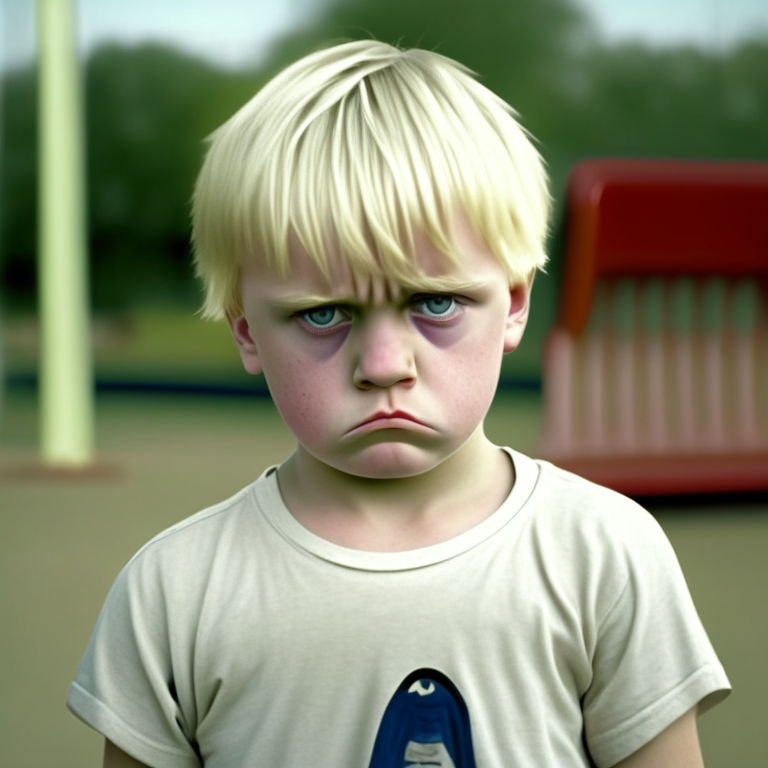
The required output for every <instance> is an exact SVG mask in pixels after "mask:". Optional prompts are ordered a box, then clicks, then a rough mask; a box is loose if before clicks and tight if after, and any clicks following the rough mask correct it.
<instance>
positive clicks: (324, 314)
mask: <svg viewBox="0 0 768 768" xmlns="http://www.w3.org/2000/svg"><path fill="white" fill-rule="evenodd" d="M299 316H300V317H301V319H302V320H304V322H305V323H307V324H308V325H311V326H312V327H313V328H331V327H333V326H334V325H338V324H339V323H340V322H341V321H342V320H343V319H344V315H343V314H342V313H341V312H340V311H339V308H338V307H317V309H308V310H307V311H306V312H302V313H301V314H300V315H299Z"/></svg>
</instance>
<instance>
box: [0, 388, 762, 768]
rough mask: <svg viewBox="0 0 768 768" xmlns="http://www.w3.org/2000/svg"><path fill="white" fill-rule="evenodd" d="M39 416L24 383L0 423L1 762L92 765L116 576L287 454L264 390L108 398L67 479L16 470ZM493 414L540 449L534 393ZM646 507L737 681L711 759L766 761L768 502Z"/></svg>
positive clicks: (503, 434) (503, 430) (736, 767)
mask: <svg viewBox="0 0 768 768" xmlns="http://www.w3.org/2000/svg"><path fill="white" fill-rule="evenodd" d="M36 418H37V417H36V408H35V400H34V397H33V394H32V391H31V390H24V389H16V390H12V391H11V392H10V394H9V397H8V401H7V403H6V405H5V412H4V414H3V418H2V422H1V423H0V484H1V485H0V562H1V563H2V580H1V582H0V583H1V584H2V593H1V594H0V615H2V617H3V621H2V625H3V628H2V634H1V636H0V637H1V641H0V642H1V647H0V658H2V670H1V671H0V672H1V675H0V679H1V680H2V711H0V744H2V749H0V768H88V767H89V766H97V765H100V759H101V758H100V755H101V738H100V737H99V736H98V735H96V734H94V733H92V732H91V731H90V730H89V729H88V728H86V727H85V726H83V725H81V724H80V723H79V722H78V721H76V720H75V718H73V717H72V716H71V715H69V714H68V713H67V711H66V710H65V708H64V698H65V695H66V690H67V686H68V684H69V682H70V680H71V678H72V675H73V674H74V671H75V667H76V665H77V663H78V660H79V657H80V655H81V654H82V651H83V649H84V647H85V644H86V642H87V639H88V636H89V634H90V631H91V628H92V626H93V623H94V621H95V618H96V615H97V612H98V610H99V608H100V606H101V603H102V601H103V599H104V596H105V594H106V591H107V589H108V588H109V585H110V583H111V581H112V579H113V578H114V576H115V574H116V573H117V571H118V570H119V568H120V567H121V566H122V564H123V563H124V562H125V561H126V560H127V559H128V558H129V557H130V555H131V554H132V553H133V552H134V551H135V550H136V549H137V548H138V547H139V546H140V545H141V544H142V543H143V542H144V541H146V540H147V539H148V538H149V537H151V536H152V535H153V534H155V533H156V532H158V531H160V530H161V529H163V528H165V527H167V526H168V525H171V524H172V523H174V522H176V521H177V520H179V519H181V518H183V517H185V516H187V515H189V514H191V513H193V512H195V511H197V510H198V509H200V508H202V507H204V506H206V505H208V504H212V503H214V502H217V501H220V500H221V499H223V498H225V497H226V496H228V495H231V494H232V493H233V492H234V491H235V490H237V489H239V488H240V487H241V486H243V485H245V484H246V483H248V482H250V481H251V480H252V479H253V478H254V477H255V476H256V475H258V474H259V473H260V472H261V471H262V470H263V469H264V468H265V467H266V466H268V465H270V464H272V463H275V462H279V461H280V460H282V459H283V458H284V457H285V456H286V455H288V453H289V452H290V451H291V450H292V445H293V440H292V437H291V435H290V434H289V433H288V432H287V430H286V429H285V427H284V426H283V425H282V423H281V421H280V419H279V417H278V416H277V414H276V412H275V410H274V407H273V406H272V404H271V402H270V401H269V400H268V399H265V398H251V399H247V398H211V397H208V398H205V397H199V396H168V395H166V396H148V395H143V396H137V395H120V394H102V395H100V396H99V400H98V442H99V461H100V463H101V469H100V471H98V472H96V473H94V474H93V476H91V477H89V478H86V479H81V480H70V481H63V480H61V479H58V480H57V479H51V478H45V477H39V476H38V477H35V476H34V475H30V474H29V473H27V472H26V471H25V468H28V467H29V466H30V463H31V462H32V460H33V458H34V449H35V435H36V428H37V427H36ZM487 424H488V432H489V435H490V437H491V438H492V439H493V440H494V441H496V442H499V443H507V444H510V445H513V446H514V447H517V448H520V449H521V450H527V451H529V452H533V453H535V444H536V438H537V434H538V430H539V425H540V407H539V402H538V398H537V397H536V396H535V395H530V394H511V395H510V394H507V395H504V396H501V397H500V398H499V399H498V401H497V403H496V404H495V405H494V408H493V411H492V413H491V414H490V416H489V419H488V422H487ZM654 514H656V515H657V517H658V519H659V521H660V522H661V524H662V525H663V527H664V528H665V530H666V531H667V533H668V535H669V537H670V539H671V540H672V543H673V544H674V546H675V548H676V550H677V552H678V556H679V558H680V561H681V563H682V565H683V569H684V571H685V573H686V576H687V579H688V583H689V586H690V588H691V591H692V593H693V596H694V599H695V601H696V604H697V606H698V609H699V612H700V614H701V616H702V619H703V620H704V623H705V625H706V626H707V628H708V630H709V632H710V636H711V638H712V641H713V644H714V645H715V648H716V649H717V651H718V652H719V654H720V657H721V659H722V660H723V662H724V664H725V666H726V669H727V671H728V673H729V675H730V677H731V681H732V683H733V684H734V687H735V693H734V694H733V696H732V697H731V698H730V699H729V700H728V701H726V702H725V703H724V704H722V705H721V706H720V707H718V708H717V709H715V710H714V711H713V712H711V713H710V714H708V715H706V716H705V717H704V718H703V719H702V721H701V723H700V730H701V736H702V743H703V745H704V753H705V758H706V760H707V766H708V768H765V765H766V755H768V728H766V721H767V719H766V715H767V714H768V708H767V707H766V704H765V691H766V690H768V661H767V660H766V648H768V607H767V606H768V601H767V600H766V594H767V593H768V505H761V504H751V505H749V504H738V503H736V502H734V503H732V504H727V503H724V504H722V505H721V506H719V507H715V506H711V505H710V506H707V507H706V508H704V507H676V508H674V509H672V508H667V509H655V510H654ZM547 768H550V767H549V766H547ZM552 768H556V767H552Z"/></svg>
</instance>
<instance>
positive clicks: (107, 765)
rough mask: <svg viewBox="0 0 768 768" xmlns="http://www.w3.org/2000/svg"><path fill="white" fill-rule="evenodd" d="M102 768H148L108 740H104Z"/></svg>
mask: <svg viewBox="0 0 768 768" xmlns="http://www.w3.org/2000/svg"><path fill="white" fill-rule="evenodd" d="M102 768H149V766H148V765H147V764H146V763H140V762H139V761H138V760H136V759H135V758H133V757H131V756H130V755H129V754H128V753H127V752H123V750H122V749H120V747H116V746H115V745H114V744H113V743H112V742H111V741H110V740H109V739H104V762H103V764H102Z"/></svg>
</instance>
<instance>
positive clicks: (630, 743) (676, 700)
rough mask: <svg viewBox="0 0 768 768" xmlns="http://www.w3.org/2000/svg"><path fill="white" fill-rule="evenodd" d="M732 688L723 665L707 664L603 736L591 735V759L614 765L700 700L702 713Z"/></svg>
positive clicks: (606, 764)
mask: <svg viewBox="0 0 768 768" xmlns="http://www.w3.org/2000/svg"><path fill="white" fill-rule="evenodd" d="M730 692H731V685H730V683H729V682H728V678H727V677H726V675H725V672H724V671H723V669H722V667H720V666H716V665H714V664H706V665H705V666H703V667H700V668H699V669H698V670H696V671H695V672H694V673H693V674H691V675H689V676H688V677H687V678H686V679H685V680H683V681H682V682H681V683H680V684H679V685H677V686H676V687H675V688H673V689H672V690H671V691H669V692H668V693H667V694H666V695H664V696H663V697H661V698H660V699H658V700H656V701H655V702H654V703H653V704H651V705H650V706H648V707H645V708H644V709H643V710H641V711H640V712H638V713H637V714H635V715H633V716H632V717H631V718H629V719H628V720H625V721H624V722H623V723H620V724H619V725H617V726H614V727H613V728H611V729H610V730H609V731H607V732H606V733H604V734H602V735H601V736H597V737H591V738H589V739H588V742H589V750H590V754H591V756H592V759H593V760H594V761H595V763H596V764H597V765H598V766H612V765H615V764H616V763H618V762H620V761H621V760H623V759H624V758H626V757H629V755H631V754H633V753H634V752H637V750H638V749H640V748H641V747H642V746H644V745H645V744H647V743H648V742H649V741H651V740H652V739H653V738H655V737H656V736H658V735H659V734H660V733H661V732H662V731H663V730H664V729H665V728H667V727H668V726H670V725H671V724H672V723H674V722H675V720H677V719H678V718H680V717H682V716H683V715H684V714H685V713H686V712H688V710H690V709H692V708H693V707H694V706H696V705H697V704H701V708H700V710H699V714H702V713H703V712H706V711H707V710H708V709H711V708H712V707H713V706H715V705H716V704H719V703H720V702H721V701H722V700H723V699H724V698H725V697H726V696H728V694H729V693H730Z"/></svg>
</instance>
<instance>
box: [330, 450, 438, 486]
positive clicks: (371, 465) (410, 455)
mask: <svg viewBox="0 0 768 768" xmlns="http://www.w3.org/2000/svg"><path fill="white" fill-rule="evenodd" d="M448 455H449V454H448V453H446V454H445V455H440V456H437V455H436V453H435V452H434V451H429V450H426V449H425V448H421V447H418V446H415V445H411V444H408V443H389V442H387V443H378V444H376V445H371V446H368V447H367V448H365V449H363V450H362V451H359V452H356V453H355V455H354V456H350V457H347V458H346V459H345V460H343V461H341V462H339V463H338V464H335V466H336V468H337V469H339V470H341V471H342V472H347V473H348V474H350V475H355V476H357V477H366V478H370V479H375V480H396V479H398V478H405V477H415V476H416V475H422V474H424V473H425V472H429V470H431V469H434V467H436V466H437V465H438V464H440V463H441V462H442V461H443V460H444V459H446V458H447V457H448Z"/></svg>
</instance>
